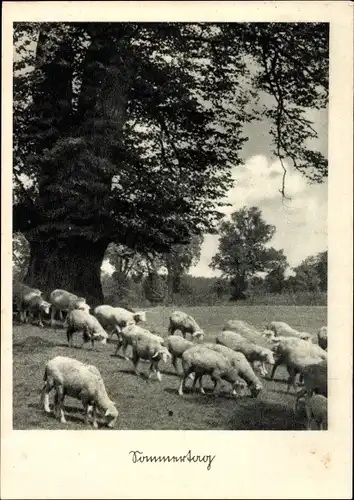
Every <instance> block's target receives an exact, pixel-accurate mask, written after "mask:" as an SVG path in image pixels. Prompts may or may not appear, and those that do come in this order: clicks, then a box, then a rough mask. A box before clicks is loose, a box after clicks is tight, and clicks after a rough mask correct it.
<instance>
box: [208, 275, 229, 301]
mask: <svg viewBox="0 0 354 500" xmlns="http://www.w3.org/2000/svg"><path fill="white" fill-rule="evenodd" d="M212 290H213V291H214V292H215V293H216V296H217V297H218V299H222V298H223V297H225V295H230V283H229V281H228V280H226V279H222V278H219V279H218V280H217V281H216V282H215V283H214V284H213V286H212Z"/></svg>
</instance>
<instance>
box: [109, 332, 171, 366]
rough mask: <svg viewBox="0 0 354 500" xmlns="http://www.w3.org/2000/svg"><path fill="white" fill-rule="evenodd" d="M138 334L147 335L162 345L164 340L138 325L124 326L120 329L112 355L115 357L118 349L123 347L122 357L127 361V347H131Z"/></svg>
mask: <svg viewBox="0 0 354 500" xmlns="http://www.w3.org/2000/svg"><path fill="white" fill-rule="evenodd" d="M140 333H144V334H145V335H149V336H150V337H152V338H153V339H155V340H156V341H158V342H160V344H163V343H164V339H163V338H162V337H160V335H155V334H154V333H151V332H150V331H149V330H147V329H146V328H142V327H141V326H139V325H136V324H128V325H127V326H125V327H124V328H122V329H121V330H120V335H119V337H118V341H117V346H116V350H115V352H114V355H115V356H117V355H118V352H119V349H120V348H121V347H123V356H124V358H125V359H127V360H128V359H129V358H128V356H127V349H128V346H133V343H134V339H135V337H136V336H137V335H138V334H140Z"/></svg>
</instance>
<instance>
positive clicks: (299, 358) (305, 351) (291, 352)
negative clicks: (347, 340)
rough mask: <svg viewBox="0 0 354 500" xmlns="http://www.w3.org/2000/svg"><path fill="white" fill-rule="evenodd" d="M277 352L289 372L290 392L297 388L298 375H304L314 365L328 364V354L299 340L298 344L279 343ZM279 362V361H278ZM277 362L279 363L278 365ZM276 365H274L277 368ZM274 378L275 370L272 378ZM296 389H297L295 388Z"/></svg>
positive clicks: (276, 347) (288, 387) (288, 388)
mask: <svg viewBox="0 0 354 500" xmlns="http://www.w3.org/2000/svg"><path fill="white" fill-rule="evenodd" d="M274 350H275V352H276V353H278V354H280V359H281V362H283V363H284V364H285V365H286V367H287V370H288V373H289V378H288V386H287V391H288V392H289V390H290V387H291V385H293V386H294V387H295V378H296V375H297V374H298V373H300V374H301V373H303V371H304V369H305V368H306V367H307V366H309V365H312V364H319V363H322V362H324V361H325V362H327V353H326V352H325V351H323V349H321V348H320V347H319V346H317V345H315V344H309V343H308V342H306V341H304V340H301V339H298V342H297V343H296V342H295V343H294V342H293V341H292V342H285V341H284V340H283V341H282V342H278V343H277V344H276V346H275V349H274ZM278 362H279V360H278ZM278 362H277V363H278ZM275 366H276V365H274V367H275ZM273 376H274V368H273V372H272V375H271V378H273ZM295 388H296V387H295Z"/></svg>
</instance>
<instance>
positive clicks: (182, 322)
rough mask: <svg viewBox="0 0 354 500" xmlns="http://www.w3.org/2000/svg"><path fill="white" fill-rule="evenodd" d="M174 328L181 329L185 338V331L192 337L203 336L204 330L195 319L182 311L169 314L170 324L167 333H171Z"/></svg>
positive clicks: (199, 337)
mask: <svg viewBox="0 0 354 500" xmlns="http://www.w3.org/2000/svg"><path fill="white" fill-rule="evenodd" d="M176 330H179V331H181V332H182V335H183V337H184V338H186V334H187V333H189V334H190V335H191V336H192V337H193V338H198V339H200V340H202V339H203V337H204V331H203V330H202V329H201V328H200V326H199V325H198V323H197V322H196V321H195V319H194V318H192V316H188V314H186V313H184V312H182V311H174V312H173V313H172V314H171V316H170V324H169V326H168V333H169V335H173V334H174V332H175V331H176Z"/></svg>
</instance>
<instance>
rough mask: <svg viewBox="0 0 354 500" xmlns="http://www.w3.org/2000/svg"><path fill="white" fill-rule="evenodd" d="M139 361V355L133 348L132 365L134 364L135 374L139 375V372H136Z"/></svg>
mask: <svg viewBox="0 0 354 500" xmlns="http://www.w3.org/2000/svg"><path fill="white" fill-rule="evenodd" d="M139 361H140V357H139V355H138V353H137V352H136V350H135V349H134V350H133V357H132V362H133V365H134V372H135V375H139V372H138V364H139Z"/></svg>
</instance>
